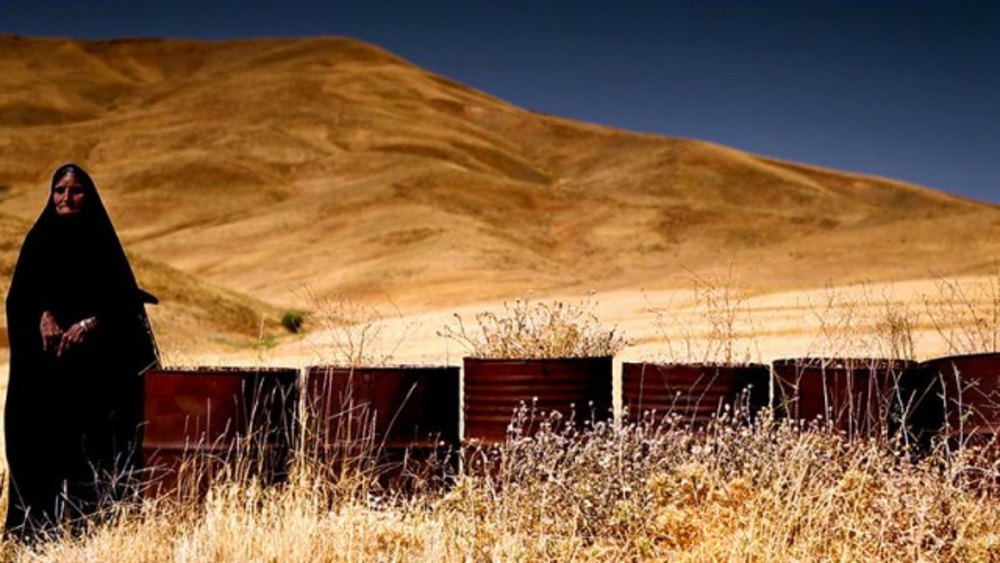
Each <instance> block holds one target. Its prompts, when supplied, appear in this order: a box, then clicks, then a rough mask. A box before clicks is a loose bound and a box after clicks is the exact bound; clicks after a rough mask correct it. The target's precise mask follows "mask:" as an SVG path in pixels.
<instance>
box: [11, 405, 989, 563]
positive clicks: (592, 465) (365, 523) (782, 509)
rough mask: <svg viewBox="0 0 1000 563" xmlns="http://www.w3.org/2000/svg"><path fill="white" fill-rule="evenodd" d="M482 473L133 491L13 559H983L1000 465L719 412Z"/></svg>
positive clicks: (505, 455) (521, 445)
mask: <svg viewBox="0 0 1000 563" xmlns="http://www.w3.org/2000/svg"><path fill="white" fill-rule="evenodd" d="M494 455H496V456H498V457H497V458H496V462H495V465H494V467H495V471H494V472H493V473H491V474H489V475H462V476H460V477H458V478H457V480H456V481H455V483H454V485H453V486H451V487H450V488H447V489H444V490H437V491H431V492H425V493H422V494H419V495H415V496H410V497H406V496H403V495H392V494H386V493H385V492H380V491H379V490H378V489H377V488H373V487H369V486H365V485H359V483H363V481H358V480H346V481H340V482H331V481H329V480H327V479H321V478H316V477H314V476H313V474H312V473H310V472H309V471H302V470H301V467H305V466H300V470H299V471H298V472H297V473H296V474H295V475H294V476H293V478H292V479H291V481H290V482H289V483H288V484H286V485H285V486H283V487H271V488H267V487H262V486H260V485H259V484H257V483H255V482H253V481H252V480H247V479H243V480H240V481H237V482H229V483H220V484H218V485H217V486H216V487H215V488H213V489H212V490H211V491H210V493H209V494H208V497H207V499H206V500H205V502H204V503H201V504H197V503H190V504H181V505H178V504H170V503H163V502H160V503H154V502H149V501H147V502H146V503H144V504H142V505H140V506H138V507H135V506H133V507H128V508H123V509H122V511H121V514H120V518H118V519H117V520H115V521H114V522H112V523H110V524H106V525H102V526H98V527H95V528H94V529H93V530H91V532H90V533H88V534H85V535H83V536H81V537H78V538H73V539H63V540H60V541H55V542H51V543H48V544H43V545H40V546H37V547H35V548H27V547H23V546H15V545H11V544H6V545H5V546H4V551H3V554H4V556H5V558H7V559H10V560H17V561H126V560H127V561H350V560H380V561H381V560H386V561H429V560H434V561H468V560H494V561H533V560H584V561H587V560H605V561H606V560H649V559H659V560H683V561H704V560H753V561H829V560H841V561H845V560H849V561H900V560H905V561H916V560H920V561H994V560H997V558H1000V533H998V529H1000V528H998V525H1000V489H998V486H997V482H998V481H997V479H1000V465H998V461H997V459H996V458H990V457H986V456H982V455H979V456H977V455H973V452H965V453H964V454H962V455H958V456H955V455H952V456H950V457H949V458H947V459H946V458H945V457H944V456H943V455H941V454H938V453H934V454H931V455H930V456H927V457H924V458H921V459H919V460H915V459H914V458H913V457H912V456H910V455H909V454H908V453H907V452H906V451H905V450H904V449H903V448H902V447H900V446H895V445H893V444H892V443H888V442H885V441H864V440H854V441H847V440H846V439H845V438H844V437H843V436H841V435H838V434H836V433H833V432H830V431H828V430H825V429H821V428H818V427H816V426H812V427H803V426H801V425H798V424H794V423H788V422H776V421H774V420H773V419H771V418H770V416H769V415H765V416H763V417H761V418H759V419H758V421H757V422H756V423H754V424H753V425H747V424H745V423H744V421H743V417H742V416H739V415H738V414H736V415H734V414H730V415H728V416H724V417H723V418H721V419H719V420H718V421H717V422H716V423H715V424H713V425H712V426H711V427H710V428H709V429H708V430H707V431H706V432H704V433H700V434H696V433H692V432H690V431H686V430H682V429H681V427H680V426H674V425H672V424H671V422H670V420H669V419H668V420H667V422H666V423H664V424H662V425H658V426H648V425H627V426H619V425H616V424H604V423H599V424H597V425H595V427H594V428H592V429H591V430H588V431H585V432H582V433H580V432H573V431H569V430H565V429H560V428H559V425H558V424H553V425H552V427H551V428H550V429H549V430H543V431H542V432H541V433H539V434H537V435H536V436H535V437H533V438H522V439H517V440H514V441H512V442H509V443H508V444H507V446H506V448H505V449H504V450H502V452H501V453H499V454H494Z"/></svg>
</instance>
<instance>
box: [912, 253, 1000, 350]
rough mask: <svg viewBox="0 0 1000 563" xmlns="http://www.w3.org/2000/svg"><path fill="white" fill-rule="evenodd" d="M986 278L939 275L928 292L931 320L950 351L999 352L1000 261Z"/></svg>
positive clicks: (927, 305) (925, 298)
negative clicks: (932, 293)
mask: <svg viewBox="0 0 1000 563" xmlns="http://www.w3.org/2000/svg"><path fill="white" fill-rule="evenodd" d="M997 268H998V270H997V273H996V274H995V275H993V276H991V277H989V278H987V279H985V280H982V281H975V282H968V281H960V280H957V279H946V278H939V279H938V280H936V281H935V286H936V289H937V294H936V295H925V296H924V304H925V306H926V308H927V311H928V314H929V316H930V319H931V323H932V324H933V326H934V329H935V331H936V332H937V334H938V336H939V337H940V338H941V340H942V341H943V342H944V344H945V346H946V349H947V353H948V354H976V353H984V352H1000V265H998V267H997Z"/></svg>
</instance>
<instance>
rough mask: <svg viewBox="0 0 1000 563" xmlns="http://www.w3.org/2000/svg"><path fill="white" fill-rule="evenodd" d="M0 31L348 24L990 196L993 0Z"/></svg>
mask: <svg viewBox="0 0 1000 563" xmlns="http://www.w3.org/2000/svg"><path fill="white" fill-rule="evenodd" d="M0 32H3V33H15V34H23V35H42V36H69V37H79V38H105V37H122V36H129V37H188V38H206V39H222V38H236V37H256V36H302V35H347V36H351V37H355V38H358V39H363V40H366V41H369V42H372V43H375V44H378V45H380V46H382V47H384V48H386V49H388V50H390V51H392V52H394V53H396V54H398V55H400V56H402V57H404V58H407V59H409V60H411V61H413V62H414V63H416V64H418V65H420V66H422V67H424V68H427V69H429V70H432V71H435V72H438V73H440V74H444V75H446V76H449V77H451V78H454V79H456V80H458V81H460V82H464V83H466V84H469V85H472V86H475V87H477V88H480V89H482V90H485V91H486V92H489V93H491V94H493V95H496V96H498V97H500V98H503V99H505V100H507V101H510V102H512V103H515V104H517V105H520V106H522V107H526V108H529V109H533V110H538V111H543V112H546V113H551V114H556V115H562V116H567V117H572V118H576V119H582V120H586V121H591V122H596V123H602V124H608V125H614V126H618V127H623V128H626V129H632V130H636V131H646V132H653V133H662V134H665V135H672V136H680V137H692V138H698V139H706V140H710V141H715V142H718V143H722V144H725V145H729V146H733V147H736V148H740V149H745V150H749V151H752V152H756V153H760V154H766V155H771V156H777V157H782V158H787V159H791V160H797V161H802V162H808V163H814V164H820V165H825V166H830V167H834V168H840V169H845V170H854V171H861V172H868V173H873V174H877V175H881V176H888V177H892V178H898V179H902V180H907V181H911V182H915V183H919V184H923V185H926V186H931V187H935V188H940V189H944V190H948V191H951V192H954V193H958V194H963V195H966V196H969V197H973V198H977V199H980V200H986V201H992V202H995V203H1000V1H993V0H937V1H924V0H900V1H898V2H889V1H882V0H868V1H862V2H854V1H851V0H838V1H829V2H821V1H819V2H817V1H807V0H799V1H787V2H771V1H766V0H756V1H732V2H727V1H710V0H698V1H690V2H670V1H666V0H664V1H648V2H647V1H639V0H635V1H627V0H621V1H618V2H615V1H605V0H576V1H563V2H556V1H552V2H546V1H544V0H535V1H531V0H525V1H503V0H493V1H488V2H479V1H466V2H459V1H456V2H418V1H396V2H392V1H383V2H377V1H374V0H371V1H368V2H363V1H361V0H356V1H355V2H349V3H348V2H339V1H321V0H281V1H273V2H265V1H260V0H244V1H242V2H232V3H226V4H213V3H211V2H209V1H207V0H199V1H193V0H172V1H170V2H159V1H146V2H142V1H136V0H104V1H101V0H90V1H87V2H80V1H79V0H77V1H72V2H71V1H63V0H50V1H46V2H40V1H38V0H0Z"/></svg>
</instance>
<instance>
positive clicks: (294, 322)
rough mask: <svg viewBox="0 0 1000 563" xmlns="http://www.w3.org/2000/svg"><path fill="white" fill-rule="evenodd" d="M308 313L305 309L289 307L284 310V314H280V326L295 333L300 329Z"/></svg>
mask: <svg viewBox="0 0 1000 563" xmlns="http://www.w3.org/2000/svg"><path fill="white" fill-rule="evenodd" d="M307 316H308V313H306V312H305V311H299V310H298V309H289V310H288V311H285V314H283V315H281V326H283V327H285V329H286V330H287V331H288V332H290V333H292V334H297V333H298V332H299V331H300V330H302V325H303V324H305V322H306V317H307Z"/></svg>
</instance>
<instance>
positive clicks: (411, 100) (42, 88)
mask: <svg viewBox="0 0 1000 563" xmlns="http://www.w3.org/2000/svg"><path fill="white" fill-rule="evenodd" d="M802 127H809V124H808V123H803V124H802ZM816 134H817V135H822V134H823V133H822V131H817V132H816ZM67 160H75V161H78V162H80V163H82V164H84V165H85V166H87V167H88V169H89V170H90V171H91V173H92V175H93V176H94V178H95V180H96V181H97V182H98V185H99V187H100V189H101V193H102V196H103V197H104V199H105V202H106V205H107V206H108V208H109V211H110V213H111V214H112V216H113V218H114V219H115V221H116V224H117V226H118V228H119V232H120V234H121V235H122V238H123V240H124V241H125V243H126V246H127V248H128V250H129V252H130V253H132V254H133V255H134V256H136V257H137V258H136V260H137V262H136V263H137V264H138V266H137V269H138V270H139V274H140V277H141V278H142V279H143V283H145V284H147V285H150V286H152V288H153V289H154V290H159V291H160V293H161V294H163V295H161V296H165V297H166V298H165V299H164V302H165V304H164V306H163V307H161V308H160V310H159V311H158V312H157V313H156V314H157V317H156V319H157V320H158V322H159V323H160V324H161V325H162V326H166V327H168V330H173V331H175V332H177V333H178V334H179V333H182V332H185V331H187V329H184V330H182V328H183V327H189V326H192V325H197V326H203V327H209V328H211V330H217V331H221V332H227V331H228V332H232V331H233V330H235V329H238V330H237V332H242V333H243V334H252V329H249V330H248V328H247V326H248V325H253V324H254V323H253V322H252V319H254V318H256V317H255V315H258V316H259V315H264V316H267V317H268V318H273V315H274V312H275V311H279V310H280V307H287V306H292V305H300V306H301V305H307V303H304V302H305V301H306V297H305V296H306V295H307V294H318V295H329V294H333V293H344V294H348V295H352V296H355V297H359V298H364V297H368V296H376V295H377V296H391V297H392V298H393V299H395V300H396V301H397V302H398V303H400V304H402V305H403V306H413V307H417V308H419V307H441V306H451V305H456V306H457V305H459V304H461V303H466V302H469V301H473V300H477V299H488V298H496V297H503V296H507V295H513V294H517V293H520V292H523V291H525V290H527V289H535V290H538V291H542V292H545V291H576V290H585V289H598V290H609V289H615V288H629V287H634V288H638V287H646V288H654V287H665V286H670V285H671V284H675V283H677V280H678V276H679V275H683V273H684V272H685V271H687V270H691V271H695V272H702V271H707V270H713V269H718V268H730V267H731V268H733V269H735V270H736V271H738V272H740V273H741V274H742V275H743V278H744V279H745V280H749V281H750V282H751V283H752V284H753V285H755V286H758V287H760V288H789V287H810V286H816V285H820V284H822V283H824V282H826V281H828V280H831V281H834V282H850V281H857V280H863V279H871V280H887V279H908V278H921V277H927V276H928V275H933V274H942V273H946V274H955V275H957V274H975V273H979V272H982V271H985V270H987V269H988V268H989V267H990V264H991V263H992V262H993V261H994V260H995V259H996V258H997V257H1000V208H998V207H996V206H991V205H987V204H982V203H978V202H973V201H968V200H964V199H961V198H957V197H953V196H950V195H946V194H944V193H940V192H937V191H933V190H930V189H926V188H921V187H917V186H913V185H908V184H904V183H901V182H896V181H892V180H888V179H882V178H875V177H871V176H864V175H859V174H848V173H843V172H837V171H833V170H826V169H821V168H816V167H811V166H805V165H801V164H795V163H791V162H784V161H780V160H776V159H772V158H765V157H761V156H756V155H752V154H748V153H745V152H741V151H737V150H733V149H729V148H725V147H722V146H718V145H714V144H711V143H706V142H701V141H695V140H687V139H676V138H667V137H659V136H653V135H641V134H636V133H631V132H627V131H622V130H617V129H612V128H607V127H598V126H594V125H588V124H585V123H580V122H575V121H571V120H568V119H561V118H557V117H552V116H548V115H541V114H538V113H533V112H530V111H526V110H523V109H520V108H517V107H515V106H512V105H510V104H507V103H505V102H503V101H501V100H498V99H496V98H493V97H491V96H489V95H487V94H485V93H482V92H479V91H476V90H473V89H471V88H468V87H466V86H463V85H461V84H458V83H456V82H453V81H451V80H448V79H446V78H443V77H440V76H437V75H434V74H432V73H429V72H426V71H424V70H422V69H420V68H418V67H416V66H414V65H412V64H410V63H408V62H407V61H405V60H402V59H400V58H398V57H396V56H393V55H392V54H390V53H387V52H385V51H383V50H381V49H378V48H376V47H373V46H371V45H367V44H365V43H362V42H359V41H354V40H350V39H344V38H315V39H290V40H252V41H228V42H195V41H180V40H112V41H75V40H62V39H29V38H22V37H12V36H0V214H2V215H0V228H2V229H3V231H4V233H5V235H4V236H5V239H4V240H5V242H4V243H3V256H2V264H0V265H2V266H3V268H2V273H3V276H4V279H5V280H6V278H7V276H9V271H10V264H11V261H12V259H13V256H14V253H15V252H16V249H17V245H18V244H19V241H20V237H21V236H23V232H24V230H25V229H26V227H27V225H29V224H30V221H31V220H33V218H34V217H35V216H36V214H37V213H38V211H39V210H40V209H41V206H42V204H43V203H44V198H45V189H46V183H47V179H48V175H49V174H51V171H52V170H53V169H54V167H55V166H57V165H58V164H59V163H61V162H63V161H67ZM174 297H176V299H173V298H174Z"/></svg>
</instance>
